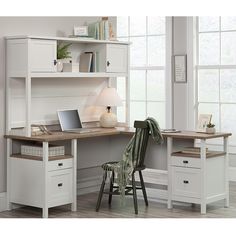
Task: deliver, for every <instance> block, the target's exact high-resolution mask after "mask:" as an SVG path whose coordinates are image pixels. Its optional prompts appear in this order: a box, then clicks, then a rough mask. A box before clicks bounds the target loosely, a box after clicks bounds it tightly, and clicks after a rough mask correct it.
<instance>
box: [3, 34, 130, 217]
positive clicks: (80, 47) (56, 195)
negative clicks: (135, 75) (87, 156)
mask: <svg viewBox="0 0 236 236" xmlns="http://www.w3.org/2000/svg"><path fill="white" fill-rule="evenodd" d="M58 43H70V44H71V46H70V50H71V55H72V60H73V59H75V60H77V59H78V58H79V55H80V54H81V53H82V52H86V51H89V52H91V51H93V52H96V55H97V60H98V63H97V65H98V68H97V71H98V72H91V73H81V72H78V73H73V72H59V73H58V72H57V44H58ZM6 59H7V62H6V134H7V135H13V134H17V135H20V136H25V137H31V125H32V123H33V122H34V121H33V120H32V119H31V117H32V102H31V101H32V80H40V79H42V78H47V79H49V80H50V79H54V81H55V84H56V80H60V79H62V78H68V79H69V78H78V79H80V78H87V79H88V80H91V79H96V78H104V79H107V80H108V81H107V84H109V79H110V78H113V77H114V78H115V77H118V76H119V77H126V83H128V81H129V79H128V77H129V42H119V41H104V40H94V39H86V38H82V39H81V38H62V37H39V36H11V37H6ZM13 79H14V80H21V81H22V80H23V82H24V86H25V90H24V91H25V118H26V119H25V122H24V125H23V126H22V127H20V128H19V127H15V126H14V125H13V124H12V114H11V111H12V109H14V108H13V107H12V106H13V102H12V100H13V98H12V95H13V94H12V93H11V80H13ZM126 87H128V86H126ZM45 105H46V104H45ZM55 109H60V107H57V108H55ZM31 138H32V139H30V144H31V145H34V144H35V143H36V142H37V143H39V144H40V145H41V146H42V148H43V157H42V158H35V157H28V156H22V155H19V153H20V146H21V145H22V144H29V142H28V141H29V140H28V141H27V140H19V139H17V140H14V139H7V201H8V203H9V208H11V203H18V204H24V205H30V206H36V207H40V208H43V216H44V217H47V216H48V208H49V207H53V206H58V205H63V204H68V203H71V204H72V210H76V171H77V170H76V168H77V165H76V160H77V148H76V145H77V139H73V137H72V136H70V135H68V136H60V135H59V136H56V139H55V138H54V139H53V137H51V138H49V141H50V144H55V143H56V142H58V141H61V142H63V145H65V143H66V147H67V148H66V153H65V155H64V156H57V157H53V158H51V157H49V151H48V150H49V141H48V140H43V141H41V140H40V139H36V140H34V139H33V137H31Z"/></svg>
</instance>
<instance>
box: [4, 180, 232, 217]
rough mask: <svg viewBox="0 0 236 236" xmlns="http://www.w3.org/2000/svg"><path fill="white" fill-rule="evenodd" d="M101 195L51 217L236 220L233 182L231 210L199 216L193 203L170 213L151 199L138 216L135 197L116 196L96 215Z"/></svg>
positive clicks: (35, 213)
mask: <svg viewBox="0 0 236 236" xmlns="http://www.w3.org/2000/svg"><path fill="white" fill-rule="evenodd" d="M97 196H98V193H90V194H86V195H82V196H79V197H78V210H77V211H76V212H71V211H70V205H66V206H60V207H54V208H50V210H49V218H235V217H236V182H231V183H230V207H229V208H224V203H223V201H219V202H216V203H213V204H209V205H208V207H207V214H206V215H201V214H200V206H199V205H197V204H196V205H192V204H184V205H183V204H174V208H173V209H172V210H168V209H167V207H166V203H159V202H153V201H150V200H149V206H148V207H146V206H145V204H144V201H143V200H142V199H139V200H138V206H139V214H138V215H137V216H136V215H135V214H134V208H133V199H132V197H129V198H126V202H125V205H124V206H121V205H120V199H119V197H118V196H113V200H112V205H111V207H110V208H109V206H108V203H107V202H108V197H107V195H104V197H103V201H102V203H101V208H100V211H99V212H95V206H96V201H97ZM41 213H42V210H41V209H39V208H35V207H22V208H18V209H14V210H11V211H4V212H0V218H41V216H42V215H41Z"/></svg>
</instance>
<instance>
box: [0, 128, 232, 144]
mask: <svg viewBox="0 0 236 236" xmlns="http://www.w3.org/2000/svg"><path fill="white" fill-rule="evenodd" d="M134 130H135V129H134V128H129V127H116V128H97V131H96V132H89V133H69V132H53V133H52V134H51V135H46V134H45V135H39V136H32V137H26V136H18V135H4V137H5V138H9V139H15V140H26V141H38V142H50V141H60V140H71V139H83V138H92V137H102V136H112V135H119V134H124V135H132V134H133V133H134ZM162 135H163V136H164V137H171V138H178V139H212V138H220V137H228V136H231V135H232V134H231V133H215V134H206V133H197V132H194V131H181V132H179V133H162Z"/></svg>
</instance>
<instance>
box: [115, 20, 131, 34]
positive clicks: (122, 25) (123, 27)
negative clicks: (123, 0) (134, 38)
mask: <svg viewBox="0 0 236 236" xmlns="http://www.w3.org/2000/svg"><path fill="white" fill-rule="evenodd" d="M120 36H126V37H127V36H128V16H119V17H117V37H120Z"/></svg>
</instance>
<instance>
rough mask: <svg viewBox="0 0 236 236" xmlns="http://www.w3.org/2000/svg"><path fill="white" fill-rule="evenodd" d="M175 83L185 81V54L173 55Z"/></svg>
mask: <svg viewBox="0 0 236 236" xmlns="http://www.w3.org/2000/svg"><path fill="white" fill-rule="evenodd" d="M174 73H175V75H174V77H175V83H187V55H175V56H174Z"/></svg>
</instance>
